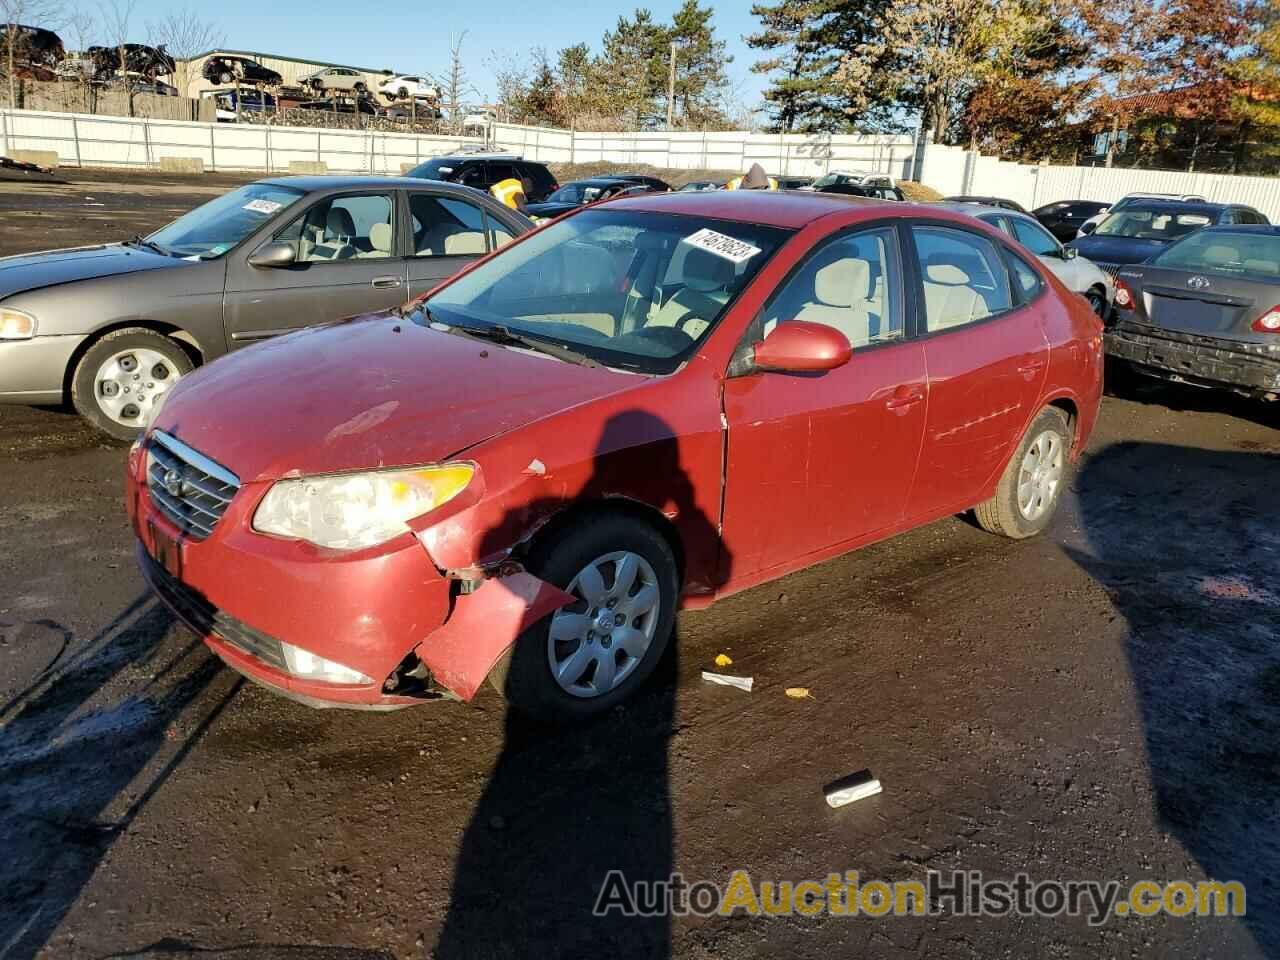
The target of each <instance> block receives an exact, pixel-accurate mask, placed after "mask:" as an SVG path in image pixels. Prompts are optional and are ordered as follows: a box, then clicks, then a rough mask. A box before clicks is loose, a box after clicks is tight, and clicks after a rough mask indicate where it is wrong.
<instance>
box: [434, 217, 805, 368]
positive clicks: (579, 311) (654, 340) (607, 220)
mask: <svg viewBox="0 0 1280 960" xmlns="http://www.w3.org/2000/svg"><path fill="white" fill-rule="evenodd" d="M789 235H790V234H789V232H788V231H785V230H781V229H778V228H776V227H767V226H761V225H758V224H752V223H737V222H730V221H721V220H707V219H705V218H702V217H690V216H677V215H671V214H658V213H644V212H632V211H623V210H608V209H607V208H592V209H590V210H585V211H583V212H581V213H577V214H575V215H573V216H571V217H568V218H567V219H565V220H561V221H559V222H557V223H554V224H552V225H551V226H549V227H545V228H543V229H542V230H539V231H537V232H536V233H534V234H532V235H531V236H529V238H528V239H526V240H523V241H521V242H520V243H518V244H516V245H514V246H512V247H511V248H509V249H508V250H506V251H504V252H503V253H501V254H500V255H498V256H496V257H494V258H493V259H491V260H489V261H487V262H485V263H483V264H481V265H480V266H479V267H477V268H476V269H475V270H472V271H471V272H470V273H467V274H466V275H464V276H463V277H461V278H460V279H458V280H457V281H455V282H454V283H452V284H450V285H449V286H447V287H445V288H444V289H443V290H441V291H440V292H439V293H437V294H434V295H432V296H431V297H430V298H428V299H427V301H426V307H427V310H428V312H429V314H430V316H429V317H426V316H422V315H421V314H420V315H419V316H418V317H416V318H415V319H417V320H418V321H419V322H426V321H428V320H429V321H432V322H443V323H447V324H450V325H452V326H461V327H473V328H478V329H486V328H490V327H494V326H502V327H505V328H506V329H507V330H510V331H512V332H514V333H520V334H526V335H528V336H530V337H535V338H540V339H543V340H546V341H549V342H554V343H556V344H560V345H562V346H566V347H569V348H572V349H573V350H576V351H578V352H580V353H583V354H585V355H587V356H588V357H590V358H592V359H594V360H597V361H599V362H600V363H604V364H607V365H608V366H613V367H623V368H631V369H636V370H640V371H643V372H646V373H670V372H671V371H673V370H675V369H676V367H677V366H679V364H680V363H681V362H682V361H683V360H684V359H685V358H686V357H687V356H689V354H691V353H692V352H693V350H694V349H695V348H696V346H697V344H698V343H700V342H701V341H702V340H704V339H705V338H706V336H707V335H708V334H709V333H710V331H711V330H712V329H713V328H714V326H715V324H716V322H717V321H718V320H719V319H720V317H721V316H722V315H723V314H724V312H725V311H726V310H727V309H728V308H729V306H730V304H732V303H733V301H734V298H735V297H737V295H738V294H739V293H740V292H741V290H742V289H743V288H744V287H745V286H746V284H747V283H748V282H749V281H750V279H751V278H752V277H753V276H754V275H755V273H756V271H758V270H759V269H760V268H761V266H763V265H764V264H765V263H766V262H767V261H768V260H769V258H770V257H771V256H772V255H773V253H774V251H775V250H777V249H778V247H779V246H780V245H781V244H782V242H783V241H784V240H786V238H787V237H788V236H789Z"/></svg>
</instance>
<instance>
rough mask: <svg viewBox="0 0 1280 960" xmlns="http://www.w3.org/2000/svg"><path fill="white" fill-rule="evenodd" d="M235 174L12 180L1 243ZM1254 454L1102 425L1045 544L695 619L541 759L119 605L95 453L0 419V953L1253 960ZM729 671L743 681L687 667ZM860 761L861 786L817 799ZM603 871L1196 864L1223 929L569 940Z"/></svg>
mask: <svg viewBox="0 0 1280 960" xmlns="http://www.w3.org/2000/svg"><path fill="white" fill-rule="evenodd" d="M231 182H233V181H232V180H231V179H225V180H224V179H217V180H214V179H212V178H206V179H203V180H199V181H183V180H181V179H180V178H170V179H168V180H161V179H160V178H157V177H154V176H138V175H134V176H124V175H121V174H118V173H113V174H88V175H79V174H76V182H74V183H72V184H69V185H66V186H56V187H54V186H50V187H42V188H40V189H39V190H38V191H37V190H35V189H31V188H26V189H22V190H19V189H17V188H13V189H8V188H5V187H3V186H0V252H3V253H15V252H20V251H24V250H31V249H40V248H47V247H56V246H62V245H68V244H71V243H76V242H85V241H90V240H100V239H107V238H112V237H119V236H123V235H128V234H130V233H133V232H135V231H137V230H140V229H145V228H146V227H149V226H154V225H157V224H158V223H160V222H162V221H163V220H165V219H166V218H168V217H169V216H171V215H173V214H174V213H176V212H178V211H180V210H182V209H184V208H186V207H188V206H191V205H193V204H194V203H197V202H200V201H202V200H204V199H206V198H208V197H209V196H213V195H215V194H216V193H218V192H220V191H221V190H223V189H225V188H226V186H227V185H228V184H229V183H231ZM90 197H91V198H93V199H92V200H90V199H88V198H90ZM96 203H101V204H103V206H101V207H96V206H88V204H96ZM1278 427H1280V409H1278V408H1276V407H1272V408H1266V407H1262V406H1258V405H1255V404H1249V403H1245V402H1243V401H1239V402H1237V401H1235V400H1232V399H1229V398H1227V399H1223V398H1219V397H1216V396H1213V395H1210V394H1205V393H1200V392H1194V391H1186V390H1175V389H1170V388H1165V387H1162V386H1157V385H1151V386H1149V387H1143V388H1141V389H1139V390H1138V391H1137V392H1135V393H1134V394H1133V395H1131V396H1129V397H1127V398H1124V399H1118V398H1108V400H1107V401H1106V403H1105V406H1104V410H1103V416H1102V420H1101V424H1100V426H1099V428H1098V430H1097V432H1096V434H1095V436H1094V438H1093V442H1092V443H1091V444H1090V447H1089V450H1088V452H1087V455H1086V457H1085V458H1084V460H1083V462H1082V463H1081V465H1080V467H1079V469H1078V471H1077V473H1076V475H1075V477H1074V479H1073V482H1072V485H1071V489H1070V492H1069V495H1068V496H1067V498H1066V501H1065V503H1064V509H1063V510H1062V512H1061V513H1060V514H1059V516H1058V519H1057V521H1056V522H1055V524H1054V526H1053V527H1052V529H1051V531H1050V532H1049V534H1048V535H1046V536H1044V537H1042V538H1040V539H1037V540H1034V541H1031V542H1026V543H1020V544H1013V543H1010V542H1006V541H1003V540H998V539H995V538H993V537H990V536H987V535H986V534H984V533H982V532H981V531H979V530H978V529H976V528H975V527H974V526H972V525H970V524H968V523H966V522H964V521H963V520H959V519H956V520H948V521H944V522H940V523H936V524H933V525H931V526H929V527H925V528H923V529H920V530H917V531H915V532H913V533H910V534H908V535H906V536H903V537H900V538H898V539H896V540H893V541H890V542H887V543H884V544H880V545H878V546H874V547H871V548H868V549H865V550H862V551H860V552H858V553H855V554H853V555H851V556H847V557H844V558H841V559H838V560H834V561H831V562H829V563H825V564H823V565H821V566H818V567H815V568H813V569H811V570H808V571H805V572H802V573H799V574H795V575H793V576H790V577H788V578H786V579H784V580H782V581H779V582H776V583H773V584H769V585H766V586H763V587H760V588H757V589H755V590H752V591H749V592H747V593H744V594H740V595H738V596H736V597H733V598H731V599H729V600H726V601H724V602H722V603H721V604H718V605H717V606H715V607H714V608H712V609H710V610H706V611H702V612H698V613H689V614H686V615H683V616H682V617H681V620H680V623H679V634H680V636H679V644H678V649H679V658H678V662H676V658H674V657H673V658H672V662H671V663H670V664H669V665H668V673H669V675H670V683H669V684H667V685H665V686H662V685H658V686H655V688H654V689H653V690H652V691H651V692H650V693H649V694H648V695H647V696H644V697H642V698H640V699H639V700H638V701H637V702H635V703H634V704H632V705H630V706H628V707H626V708H625V709H622V710H619V711H617V712H616V713H614V714H611V715H609V716H608V717H606V718H604V719H602V720H600V721H598V722H595V723H591V724H585V725H583V726H582V727H580V728H574V729H569V730H564V731H559V732H554V733H553V732H550V731H545V730H536V729H530V728H528V727H527V725H525V724H523V723H522V722H521V721H520V720H519V719H518V718H516V717H511V716H508V715H507V714H506V711H505V709H504V707H503V705H502V703H501V701H500V700H498V699H497V698H496V697H495V696H493V695H492V694H491V693H489V692H488V691H485V692H484V693H482V694H481V695H480V697H479V698H478V699H477V700H476V702H475V703H474V704H473V705H471V706H461V705H456V704H436V705H430V706H426V707H423V708H420V709H414V710H408V711H404V712H401V713H397V714H391V715H370V714H359V713H347V712H331V711H313V710H309V709H307V708H305V707H302V706H299V705H296V704H293V703H291V702H288V701H284V700H281V699H279V698H277V697H275V696H272V695H271V694H269V693H268V692H266V691H264V690H261V689H259V688H257V687H255V686H252V685H249V684H246V683H244V682H242V681H241V680H240V679H239V678H238V677H237V676H236V675H235V674H233V673H231V672H229V671H228V670H226V669H224V668H222V667H220V666H219V664H218V661H217V660H216V659H215V658H213V657H212V656H211V655H210V654H209V653H207V652H206V650H205V649H204V648H203V646H202V645H201V644H200V643H199V642H198V641H196V640H195V638H194V637H193V636H192V635H191V634H189V633H188V632H187V631H186V630H185V629H184V628H182V627H180V626H177V625H176V624H174V622H173V621H172V619H171V618H170V616H169V615H168V614H167V613H166V612H165V610H164V609H163V608H162V607H161V606H159V605H158V604H157V603H156V602H155V601H153V600H152V599H151V598H150V597H149V596H148V594H147V593H146V591H145V590H144V589H143V585H142V581H141V579H140V577H139V576H138V574H137V572H136V571H135V568H134V561H133V556H132V549H133V547H132V541H131V537H130V534H129V532H128V530H127V528H126V525H125V522H124V512H123V507H122V505H121V503H120V493H121V471H122V463H123V459H124V451H123V449H122V448H121V447H120V446H118V445H115V444H112V443H110V442H104V441H101V440H99V439H98V438H97V437H96V436H94V435H93V434H92V433H91V432H89V431H88V430H87V429H86V428H85V427H84V426H82V425H81V424H80V422H79V421H78V420H77V419H75V417H74V416H72V415H70V414H69V413H67V412H65V411H60V410H47V409H28V408H22V407H7V408H0V546H2V547H3V549H0V771H3V773H2V775H0V849H2V850H3V851H4V852H5V860H6V862H8V863H9V865H10V866H9V868H8V870H7V872H6V880H7V882H6V883H5V884H4V886H3V888H0V958H3V960H11V958H19V957H30V956H41V957H57V958H80V957H85V958H89V957H95V958H98V957H122V956H128V957H143V958H157V960H158V958H177V957H187V956H190V955H192V954H200V955H208V956H211V957H223V958H237V960H265V958H276V957H281V958H291V960H329V958H335V960H337V958H340V960H357V958H361V960H362V958H389V957H395V958H405V957H421V956H425V955H435V956H440V957H468V958H485V957H531V958H532V957H538V958H542V957H554V956H570V957H576V956H582V955H585V954H586V953H587V952H588V951H590V952H592V953H600V954H602V955H612V956H618V957H661V956H678V957H688V958H710V957H735V958H745V957H757V956H758V957H796V958H804V957H815V958H817V957H823V958H826V957H832V956H845V955H863V956H874V957H885V958H899V957H926V956H927V957H930V958H935V957H940V958H951V957H955V958H992V957H1077V956H1078V957H1089V958H1093V957H1128V956H1152V957H1162V958H1171V957H1233V958H1236V957H1241V958H1243V957H1266V956H1269V957H1278V956H1280V889H1278V887H1277V880H1276V879H1275V877H1276V876H1277V868H1280V829H1278V828H1280V810H1278V809H1277V799H1276V798H1277V795H1278V794H1277V787H1278V786H1280V745H1278V741H1277V739H1276V731H1277V729H1280V645H1278V644H1277V633H1276V624H1277V622H1280V617H1278V614H1280V588H1277V587H1276V586H1275V577H1274V572H1275V570H1276V569H1277V560H1278V559H1280V525H1278V524H1277V522H1276V516H1277V513H1276V508H1275V496H1274V488H1273V487H1272V484H1273V483H1274V481H1275V477H1276V475H1277V467H1278V466H1280V432H1277V428H1278ZM720 652H726V653H728V654H729V655H731V656H732V657H733V659H734V664H733V667H732V671H733V672H736V673H741V674H747V675H752V676H754V677H755V679H756V688H755V691H754V692H753V693H751V694H745V693H742V692H740V691H737V690H733V689H729V688H723V687H714V686H710V685H705V684H703V683H702V682H701V681H700V680H699V672H700V671H701V670H702V669H705V668H708V667H711V665H712V660H713V658H714V657H715V655H716V654H717V653H720ZM791 686H804V687H808V688H809V689H810V690H811V691H812V699H806V700H793V699H789V698H787V697H786V696H784V694H783V689H784V688H786V687H791ZM863 767H869V768H871V769H872V770H873V771H874V772H875V774H876V775H877V776H879V777H880V778H881V780H882V781H883V782H884V793H883V794H882V795H880V796H878V797H875V798H873V799H870V800H866V801H863V802H860V803H858V804H855V805H853V806H851V807H846V808H843V809H841V810H835V811H833V810H830V809H828V808H827V807H826V805H825V804H824V802H823V799H822V790H821V788H822V785H823V784H824V783H826V782H828V781H830V780H832V779H834V778H836V777H838V776H841V775H843V774H846V773H849V772H851V771H854V770H858V769H860V768H863ZM613 867H617V868H620V869H623V870H624V871H626V872H627V873H628V874H629V875H630V876H632V877H637V878H645V877H648V878H653V877H659V876H665V875H667V874H668V873H670V872H672V871H673V870H674V871H679V872H680V873H681V874H682V875H683V876H684V878H685V879H686V881H688V882H692V881H695V880H698V879H711V880H714V881H716V882H719V883H723V882H724V881H725V880H726V879H727V878H728V877H729V875H730V873H731V872H732V871H733V870H735V869H738V868H745V869H747V870H748V871H750V873H751V875H752V877H753V878H755V879H757V880H766V879H794V880H800V879H805V878H817V879H821V878H823V877H825V876H826V875H827V874H828V873H830V872H839V873H843V872H844V871H845V870H857V871H859V872H860V875H861V877H862V879H863V881H864V882H865V881H867V880H871V879H885V880H900V879H923V878H924V876H925V873H926V871H928V870H941V871H946V872H949V871H951V870H981V871H984V873H985V875H986V876H987V877H988V878H1003V879H1008V878H1011V877H1013V876H1014V875H1015V874H1017V873H1019V872H1026V873H1027V874H1029V875H1030V876H1031V877H1032V878H1033V879H1035V880H1044V879H1053V878H1063V879H1067V878H1072V879H1116V880H1122V881H1124V882H1125V883H1126V884H1127V883H1130V882H1133V881H1136V880H1139V879H1144V878H1152V879H1156V880H1159V881H1171V880H1179V879H1188V880H1191V881H1196V880H1201V879H1205V878H1208V877H1212V878H1216V879H1219V880H1233V879H1235V880H1240V881H1243V882H1244V883H1245V884H1246V886H1247V888H1248V913H1247V915H1246V916H1245V917H1240V918H1232V919H1190V918H1181V919H1179V918H1173V917H1168V916H1160V917H1156V918H1151V919H1137V918H1114V919H1112V920H1111V921H1110V922H1108V923H1107V924H1105V925H1103V926H1099V927H1091V926H1090V925H1089V924H1088V923H1087V922H1086V921H1085V920H1084V919H1083V918H1078V917H1060V918H1055V919H1049V918H1020V917H1005V918H999V917H992V916H987V917H963V916H953V915H943V916H930V917H925V918H912V919H901V920H891V919H870V918H867V917H860V918H840V917H814V918H808V919H801V918H773V919H754V918H748V917H744V916H736V917H732V918H714V919H697V918H689V917H682V918H675V919H674V920H665V919H633V920H623V919H620V918H618V917H617V916H616V915H615V916H611V917H608V918H597V917H593V916H592V913H591V907H592V903H593V902H594V899H595V895H596V892H597V890H598V887H599V883H600V880H601V878H602V876H603V875H604V873H605V871H606V870H608V869H610V868H613Z"/></svg>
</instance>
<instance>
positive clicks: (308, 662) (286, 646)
mask: <svg viewBox="0 0 1280 960" xmlns="http://www.w3.org/2000/svg"><path fill="white" fill-rule="evenodd" d="M280 646H281V648H282V649H283V651H284V662H285V665H286V666H287V667H288V668H289V672H290V673H292V674H293V675H294V676H295V677H305V678H306V679H308V680H323V681H325V682H326V683H373V679H372V678H370V677H366V676H365V675H364V674H363V673H361V672H360V671H359V670H353V669H352V668H351V667H347V666H344V665H342V664H341V663H337V662H336V661H334V660H327V659H325V658H324V657H322V656H320V655H319V654H316V653H312V652H311V651H310V650H303V649H302V648H301V647H295V646H294V645H293V644H292V643H285V642H284V641H283V640H281V641H280Z"/></svg>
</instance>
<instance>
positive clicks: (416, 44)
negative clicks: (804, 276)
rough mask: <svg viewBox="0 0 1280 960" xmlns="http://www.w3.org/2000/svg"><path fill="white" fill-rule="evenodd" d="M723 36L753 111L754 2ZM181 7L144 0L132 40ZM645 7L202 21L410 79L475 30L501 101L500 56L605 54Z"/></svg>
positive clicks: (240, 13) (361, 10) (743, 5)
mask: <svg viewBox="0 0 1280 960" xmlns="http://www.w3.org/2000/svg"><path fill="white" fill-rule="evenodd" d="M712 3H713V5H714V6H715V9H716V12H715V17H714V23H715V27H716V33H717V34H718V35H719V36H720V37H721V38H722V39H724V40H726V41H728V44H729V52H730V54H732V55H733V58H734V61H733V63H731V64H730V65H729V67H728V71H729V75H730V77H731V79H732V80H733V81H734V83H735V84H740V85H741V86H740V89H741V91H742V95H743V97H744V99H745V100H746V102H747V103H748V104H751V105H755V104H756V102H757V101H758V100H759V94H760V91H761V90H762V89H763V82H762V78H760V77H758V76H757V75H755V74H753V73H751V70H750V67H751V64H752V63H753V62H754V61H755V60H756V59H758V55H757V54H756V53H755V52H754V51H752V50H750V49H748V47H747V45H746V44H745V43H744V42H743V41H742V37H743V35H744V34H747V33H752V32H754V31H755V30H756V29H757V28H758V25H759V22H758V21H757V20H756V19H755V18H754V17H752V16H751V0H725V2H722V3H714V0H712ZM180 5H181V0H180V2H179V3H178V4H174V3H172V2H168V3H166V2H165V0H138V2H137V6H136V7H135V8H134V14H133V23H134V29H133V31H132V32H133V33H134V34H136V35H137V39H138V40H139V41H142V42H145V41H146V40H147V39H148V38H147V36H146V23H147V21H148V20H154V19H157V18H158V17H160V16H162V15H163V14H164V13H165V12H166V11H167V10H170V9H174V8H175V7H177V6H180ZM643 5H644V6H647V7H648V8H649V10H650V11H651V12H652V13H653V15H654V18H655V19H657V20H661V21H664V22H665V21H668V20H669V19H670V17H671V14H672V13H673V12H674V11H675V10H676V9H677V8H678V7H679V6H680V3H679V0H655V2H652V3H648V4H643ZM635 6H637V4H635V3H629V4H622V5H615V4H602V3H598V2H597V3H592V2H590V0H486V2H482V3H449V4H435V3H431V2H430V0H427V2H423V0H417V2H405V0H382V2H380V3H366V4H352V3H350V2H345V3H339V2H336V0H312V2H311V3H307V4H302V5H298V4H291V3H271V2H263V0H219V2H218V3H215V4H206V5H199V6H197V7H195V8H194V9H196V11H197V14H198V15H199V16H200V17H203V18H206V19H210V20H215V21H216V22H217V24H218V26H219V27H220V28H221V30H222V31H223V33H224V34H225V35H226V41H227V46H229V47H232V48H235V49H242V50H255V51H261V52H264V53H278V54H287V55H292V56H299V57H311V58H315V59H317V60H326V61H331V62H335V63H348V64H351V65H353V66H359V67H373V68H377V69H381V68H383V67H389V68H391V69H393V70H400V71H403V72H405V73H417V72H427V73H433V74H434V73H438V72H441V71H443V70H444V69H445V67H446V66H447V64H448V57H449V37H450V33H451V32H454V33H460V32H461V31H463V30H466V31H468V32H467V36H466V38H465V40H464V41H463V48H462V49H463V57H464V61H465V63H466V65H467V69H468V74H469V79H470V80H471V82H472V83H474V84H475V86H476V87H477V88H479V90H480V92H481V93H482V94H483V95H484V97H485V99H489V98H490V97H492V95H493V88H494V82H493V75H492V73H491V72H490V70H489V69H488V67H487V66H486V63H485V62H486V61H487V60H488V59H489V58H490V53H491V52H492V51H495V50H497V51H505V50H510V51H516V52H524V51H527V50H528V49H529V48H531V47H536V46H544V47H546V48H547V49H548V50H549V51H551V52H552V53H553V54H554V52H555V51H556V50H558V49H559V48H561V47H566V46H570V45H572V44H574V43H578V42H581V41H586V42H587V43H589V44H591V46H592V49H593V50H597V51H598V50H599V47H600V38H601V37H602V36H603V35H604V32H605V30H607V29H610V28H612V26H613V25H614V24H615V23H616V22H617V19H618V15H619V14H620V13H623V12H625V13H627V14H630V13H631V11H632V10H634V9H635Z"/></svg>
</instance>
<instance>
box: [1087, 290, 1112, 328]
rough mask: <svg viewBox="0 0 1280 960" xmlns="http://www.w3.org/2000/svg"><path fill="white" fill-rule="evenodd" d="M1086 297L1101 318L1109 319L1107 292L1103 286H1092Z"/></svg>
mask: <svg viewBox="0 0 1280 960" xmlns="http://www.w3.org/2000/svg"><path fill="white" fill-rule="evenodd" d="M1084 298H1085V299H1086V300H1088V301H1089V306H1090V307H1092V308H1093V312H1094V313H1095V314H1097V316H1098V318H1099V319H1100V320H1106V319H1107V294H1106V291H1105V290H1103V289H1102V288H1101V287H1090V288H1089V291H1088V292H1087V293H1086V294H1085V295H1084Z"/></svg>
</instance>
